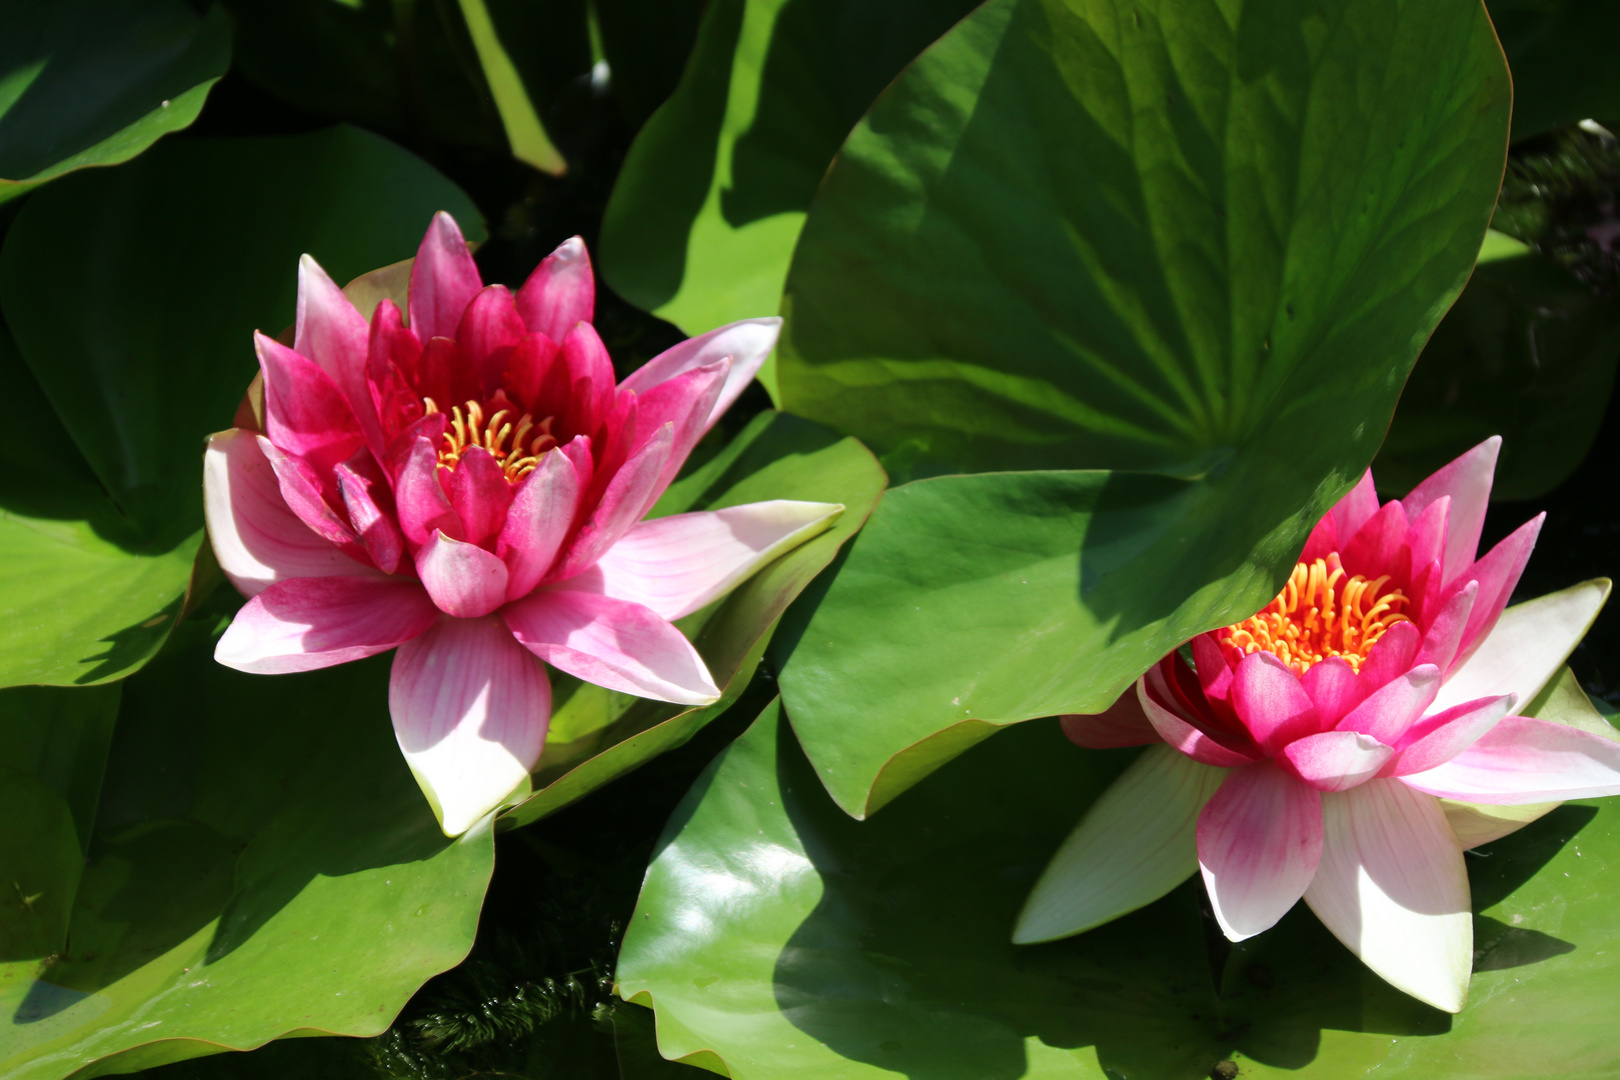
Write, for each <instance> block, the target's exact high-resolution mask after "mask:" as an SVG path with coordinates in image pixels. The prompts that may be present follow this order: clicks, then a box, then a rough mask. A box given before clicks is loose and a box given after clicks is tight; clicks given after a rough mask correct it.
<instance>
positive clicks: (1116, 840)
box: [1013, 746, 1227, 945]
mask: <svg viewBox="0 0 1620 1080" xmlns="http://www.w3.org/2000/svg"><path fill="white" fill-rule="evenodd" d="M1226 776H1227V770H1225V769H1217V768H1212V767H1210V766H1208V765H1203V764H1200V763H1199V762H1197V761H1194V760H1193V759H1192V758H1189V757H1187V756H1186V755H1184V754H1181V753H1178V752H1177V751H1176V750H1174V749H1172V748H1170V747H1168V746H1150V747H1148V748H1147V749H1146V750H1144V751H1143V752H1142V754H1141V756H1139V757H1138V758H1137V759H1136V760H1135V761H1133V762H1132V763H1131V765H1130V767H1129V768H1127V769H1126V770H1125V771H1124V772H1123V773H1121V774H1120V776H1119V778H1118V779H1117V780H1115V781H1114V782H1113V784H1111V785H1110V786H1109V787H1108V789H1107V790H1106V791H1104V792H1103V793H1102V795H1101V796H1099V797H1098V799H1097V801H1096V802H1095V803H1093V804H1092V805H1091V807H1090V809H1088V810H1087V811H1086V814H1085V816H1084V817H1083V818H1081V819H1080V823H1079V824H1078V825H1076V826H1075V829H1074V831H1073V832H1072V833H1070V834H1069V837H1068V839H1066V840H1065V841H1063V844H1062V846H1060V847H1059V848H1058V850H1057V852H1056V853H1055V854H1053V856H1052V861H1051V862H1049V863H1048V864H1047V866H1046V869H1045V870H1044V871H1042V873H1041V876H1040V879H1039V880H1038V881H1036V883H1035V888H1034V889H1033V890H1031V891H1030V894H1029V899H1027V900H1025V901H1024V909H1023V911H1021V912H1020V913H1019V915H1018V922H1017V924H1016V926H1015V927H1014V929H1013V941H1014V942H1016V943H1018V944H1020V945H1027V944H1031V943H1033V942H1037V941H1052V940H1054V939H1056V938H1063V937H1069V936H1070V935H1071V934H1078V933H1080V932H1081V931H1083V930H1090V929H1091V928H1092V927H1094V926H1101V925H1102V924H1103V923H1106V922H1108V921H1110V920H1112V919H1117V918H1119V917H1120V916H1121V915H1125V914H1127V913H1129V912H1132V911H1135V910H1136V909H1137V908H1139V907H1143V906H1145V905H1147V904H1151V903H1152V902H1153V901H1155V900H1157V899H1159V897H1161V896H1163V895H1164V894H1166V893H1168V892H1169V891H1170V890H1171V889H1174V888H1175V887H1176V886H1177V885H1180V884H1181V883H1182V882H1183V881H1186V880H1187V879H1188V878H1189V877H1191V876H1192V875H1193V874H1194V873H1196V872H1197V871H1198V850H1197V847H1196V844H1195V841H1194V835H1195V831H1196V829H1197V823H1198V813H1199V811H1200V810H1202V809H1203V808H1204V804H1205V803H1207V802H1208V801H1209V798H1210V796H1211V795H1213V794H1214V793H1215V789H1216V788H1218V787H1219V786H1220V784H1221V781H1222V780H1224V779H1225V778H1226Z"/></svg>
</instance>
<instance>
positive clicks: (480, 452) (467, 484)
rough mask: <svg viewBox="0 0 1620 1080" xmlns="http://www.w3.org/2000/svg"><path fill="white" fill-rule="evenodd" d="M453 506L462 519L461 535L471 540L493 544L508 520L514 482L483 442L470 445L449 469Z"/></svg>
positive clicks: (451, 504) (476, 542)
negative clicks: (512, 482)
mask: <svg viewBox="0 0 1620 1080" xmlns="http://www.w3.org/2000/svg"><path fill="white" fill-rule="evenodd" d="M448 487H449V488H450V491H449V497H450V507H451V509H453V510H455V512H456V517H457V518H458V519H460V521H461V529H462V532H461V535H462V537H464V538H465V539H466V541H467V542H468V543H469V544H478V545H480V546H482V547H489V546H492V545H493V544H494V542H495V538H496V537H497V536H499V535H500V534H501V528H502V526H504V525H505V524H506V514H507V511H508V509H509V508H510V507H511V505H512V485H511V484H509V483H507V481H506V471H505V470H504V469H502V468H501V466H500V465H499V464H497V463H496V461H495V457H494V455H492V454H491V453H490V452H489V451H488V450H485V449H484V448H483V447H482V446H469V447H468V448H467V449H466V450H464V451H463V452H462V454H461V457H460V459H459V460H458V461H457V462H456V467H455V469H454V470H453V471H452V472H451V473H450V482H449V485H448Z"/></svg>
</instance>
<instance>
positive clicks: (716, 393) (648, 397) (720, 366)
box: [636, 358, 730, 487]
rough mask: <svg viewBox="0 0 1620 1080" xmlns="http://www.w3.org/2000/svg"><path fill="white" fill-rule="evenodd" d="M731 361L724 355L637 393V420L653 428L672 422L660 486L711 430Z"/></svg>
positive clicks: (665, 484)
mask: <svg viewBox="0 0 1620 1080" xmlns="http://www.w3.org/2000/svg"><path fill="white" fill-rule="evenodd" d="M729 368H730V362H729V361H728V360H726V359H724V358H722V359H720V360H717V361H715V362H714V363H712V364H706V365H704V366H703V367H700V368H693V369H692V370H691V371H685V372H682V373H681V374H679V375H677V376H675V377H674V378H673V379H667V380H665V381H664V382H661V383H659V384H658V385H657V386H655V387H653V388H652V389H651V390H648V391H647V392H646V393H644V394H641V395H639V396H638V398H637V401H636V422H637V423H638V424H645V425H647V427H648V428H649V429H650V428H654V427H657V426H658V425H660V424H665V423H668V424H672V425H674V429H675V440H674V443H673V445H672V446H671V447H670V451H669V459H668V460H667V461H665V462H664V474H663V475H662V476H661V477H659V479H658V482H659V484H660V485H661V486H664V487H667V486H669V483H670V481H672V480H674V479H675V474H676V473H678V472H680V471H681V466H682V465H684V464H686V457H687V455H688V454H690V453H691V452H692V447H694V446H696V445H697V442H698V440H699V439H701V438H702V437H703V433H704V432H705V431H707V430H708V422H707V421H708V417H709V416H710V414H712V413H713V411H714V403H715V402H716V401H717V400H719V397H720V391H721V390H722V389H723V388H724V387H725V382H726V372H727V371H728V370H729Z"/></svg>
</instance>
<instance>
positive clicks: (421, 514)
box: [394, 438, 462, 545]
mask: <svg viewBox="0 0 1620 1080" xmlns="http://www.w3.org/2000/svg"><path fill="white" fill-rule="evenodd" d="M394 505H395V507H396V508H397V509H398V512H399V527H400V530H401V531H403V532H404V533H405V539H407V540H409V541H410V542H411V543H412V544H416V545H421V544H425V543H427V542H428V541H429V540H430V539H432V537H433V534H434V532H435V531H437V532H442V533H444V534H445V535H446V536H449V537H452V538H455V539H460V538H461V537H462V532H461V518H460V517H458V516H457V515H456V512H455V510H454V509H452V508H451V506H450V500H449V499H448V498H447V497H446V496H445V494H444V488H443V487H442V486H440V484H439V452H438V451H437V450H435V449H434V448H433V444H432V443H430V442H428V441H427V440H426V439H423V438H418V439H417V440H416V441H415V442H414V443H413V444H412V446H411V450H410V455H409V456H408V457H407V458H406V459H405V463H404V464H403V465H401V466H400V469H399V473H398V475H397V476H395V478H394Z"/></svg>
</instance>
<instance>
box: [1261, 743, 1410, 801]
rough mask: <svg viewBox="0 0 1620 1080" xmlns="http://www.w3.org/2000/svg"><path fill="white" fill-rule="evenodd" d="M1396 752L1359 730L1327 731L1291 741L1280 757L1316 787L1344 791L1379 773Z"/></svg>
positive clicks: (1323, 789)
mask: <svg viewBox="0 0 1620 1080" xmlns="http://www.w3.org/2000/svg"><path fill="white" fill-rule="evenodd" d="M1394 753H1395V748H1394V747H1391V746H1385V745H1384V744H1383V743H1381V742H1379V741H1378V740H1377V739H1375V738H1373V737H1372V736H1371V735H1363V734H1362V733H1361V732H1359V731H1324V732H1322V733H1321V734H1319V735H1307V736H1306V737H1305V738H1303V739H1299V740H1297V741H1295V742H1291V743H1289V744H1288V745H1287V746H1285V747H1283V752H1282V753H1281V754H1280V755H1279V756H1278V760H1279V761H1280V762H1282V763H1283V766H1284V768H1286V769H1287V770H1288V771H1289V772H1290V773H1292V774H1293V775H1294V776H1297V777H1299V778H1300V779H1301V780H1303V781H1304V782H1305V783H1307V784H1309V785H1310V786H1311V787H1313V788H1315V789H1316V790H1317V791H1344V790H1345V789H1346V788H1352V787H1355V786H1356V785H1357V784H1360V783H1364V782H1365V781H1367V780H1370V779H1372V778H1373V777H1374V776H1376V775H1378V770H1380V769H1382V768H1383V767H1384V764H1385V763H1386V762H1387V761H1389V759H1390V758H1391V757H1392V756H1393V755H1394Z"/></svg>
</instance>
